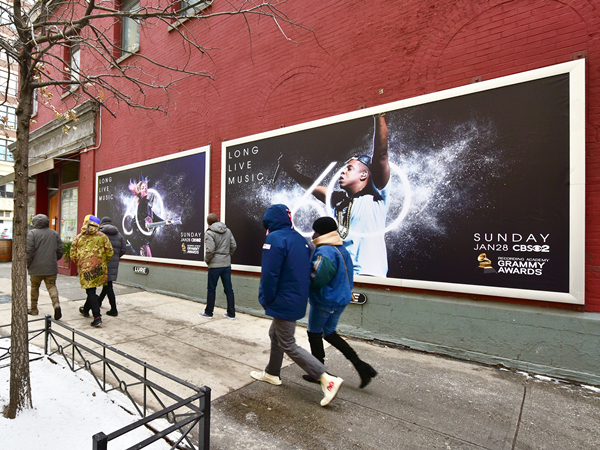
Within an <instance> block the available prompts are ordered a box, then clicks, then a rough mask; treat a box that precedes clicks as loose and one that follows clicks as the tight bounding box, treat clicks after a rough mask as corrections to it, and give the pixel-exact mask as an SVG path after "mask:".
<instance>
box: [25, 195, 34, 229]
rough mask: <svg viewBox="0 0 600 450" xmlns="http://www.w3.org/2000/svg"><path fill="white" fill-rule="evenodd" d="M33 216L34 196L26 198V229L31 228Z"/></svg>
mask: <svg viewBox="0 0 600 450" xmlns="http://www.w3.org/2000/svg"><path fill="white" fill-rule="evenodd" d="M33 216H35V195H30V196H29V197H27V229H29V230H31V228H33Z"/></svg>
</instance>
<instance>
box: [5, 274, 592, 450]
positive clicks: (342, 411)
mask: <svg viewBox="0 0 600 450" xmlns="http://www.w3.org/2000/svg"><path fill="white" fill-rule="evenodd" d="M10 284H11V283H10V263H0V324H8V323H10ZM57 286H58V289H59V292H60V296H61V306H62V311H63V318H62V322H64V323H65V324H67V325H69V326H71V327H73V328H76V329H78V330H80V331H82V332H84V333H86V334H89V335H91V336H94V337H96V338H97V339H99V340H101V341H104V342H105V343H107V344H109V345H112V346H114V347H116V348H118V349H120V350H122V351H124V352H126V353H128V354H130V355H132V356H135V357H136V358H139V359H141V360H143V361H146V362H148V363H149V364H151V365H153V366H156V367H158V368H160V369H163V370H165V371H167V372H169V373H171V374H173V375H175V376H177V377H179V378H182V379H184V380H186V381H189V382H191V383H194V384H196V385H199V386H202V385H207V386H210V387H211V389H212V395H213V402H212V417H211V431H212V432H211V449H213V450H226V449H227V450H237V449H277V450H286V449H290V450H291V449H306V450H319V449H323V450H325V449H327V450H335V449H377V450H386V449H390V450H392V449H393V450H396V449H523V450H525V449H527V450H530V449H600V433H598V430H600V389H596V388H591V387H580V386H575V385H572V384H568V383H559V382H556V381H553V380H549V379H546V378H543V377H532V376H528V375H527V374H522V373H512V372H509V371H506V370H499V369H497V368H492V367H486V366H481V365H477V364H471V363H468V362H463V361H458V360H453V359H448V358H442V357H438V356H435V355H429V354H423V353H418V352H413V351H409V350H404V349H398V348H393V347H389V346H383V345H374V344H371V343H367V342H362V341H358V340H352V341H351V343H352V346H353V347H354V348H355V349H356V350H357V352H358V354H359V355H360V356H361V357H362V358H363V359H365V360H366V361H368V362H369V363H371V364H372V365H373V366H374V367H375V368H376V369H377V370H378V371H379V375H378V376H377V377H376V378H375V379H374V380H373V382H372V383H371V384H370V385H369V386H367V387H366V388H365V389H359V388H358V385H359V382H360V380H359V377H358V375H357V374H356V372H355V371H354V369H353V367H352V366H351V365H350V363H349V362H348V361H347V360H345V359H344V357H343V356H342V355H341V354H340V353H339V352H338V351H337V350H335V349H327V361H326V365H327V366H328V367H329V369H330V371H331V372H332V373H335V374H336V375H338V376H341V377H342V378H344V379H345V383H344V386H343V387H342V389H341V391H340V393H339V395H338V397H337V398H336V399H335V400H334V401H333V402H332V403H331V405H329V406H328V407H326V408H323V407H321V406H319V401H320V399H321V398H322V393H321V390H320V387H319V386H318V385H316V384H310V383H307V382H305V381H304V380H303V379H302V378H301V375H302V373H303V372H302V370H301V369H300V368H299V367H298V366H296V365H295V364H293V363H292V362H291V361H289V360H286V361H285V364H286V367H285V369H284V370H283V372H282V380H283V384H282V385H281V386H272V385H270V384H266V383H262V382H258V381H254V380H253V379H252V378H251V377H250V375H249V373H250V371H251V370H262V369H263V368H264V366H265V365H266V363H267V359H268V355H269V337H268V328H269V325H270V320H269V319H265V318H260V317H254V316H250V315H245V314H238V315H237V319H236V320H235V321H232V320H228V319H225V318H223V313H224V312H225V311H224V310H222V309H219V308H217V309H216V310H215V318H214V319H213V320H206V319H201V318H200V317H198V312H201V311H203V310H204V305H203V304H202V303H197V302H193V301H189V300H183V299H180V298H176V297H170V296H165V295H161V294H155V293H150V292H145V291H143V290H141V289H138V288H132V287H127V286H123V285H118V284H115V292H116V294H117V303H118V307H119V316H118V317H110V316H107V315H106V314H103V321H104V323H103V325H102V327H100V328H93V327H91V326H90V321H91V319H86V318H83V317H81V316H80V315H79V312H78V308H79V306H81V305H83V302H84V298H85V293H84V291H83V290H82V289H81V288H80V287H79V281H78V279H77V278H76V277H66V276H61V275H59V279H58V281H57ZM199 300H202V301H204V299H199ZM107 306H108V305H107V304H105V305H104V307H103V313H105V312H106V307H107ZM39 309H40V314H51V313H52V306H51V302H50V299H49V297H48V295H47V292H46V291H45V287H42V290H41V292H40V303H39ZM296 337H297V340H298V341H299V343H300V344H301V345H302V346H304V347H305V348H309V347H308V343H307V339H306V330H305V329H304V328H301V327H298V330H297V333H296Z"/></svg>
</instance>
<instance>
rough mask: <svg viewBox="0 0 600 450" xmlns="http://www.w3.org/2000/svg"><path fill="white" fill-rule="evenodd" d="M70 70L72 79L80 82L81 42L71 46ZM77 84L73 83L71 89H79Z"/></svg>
mask: <svg viewBox="0 0 600 450" xmlns="http://www.w3.org/2000/svg"><path fill="white" fill-rule="evenodd" d="M69 56H70V57H69V72H70V74H71V75H70V79H71V81H74V82H79V80H80V79H81V76H80V75H79V70H80V64H81V52H80V47H79V44H73V45H71V47H70V48H69ZM77 87H78V85H77V84H72V85H71V87H70V89H71V90H72V91H73V90H75V89H77Z"/></svg>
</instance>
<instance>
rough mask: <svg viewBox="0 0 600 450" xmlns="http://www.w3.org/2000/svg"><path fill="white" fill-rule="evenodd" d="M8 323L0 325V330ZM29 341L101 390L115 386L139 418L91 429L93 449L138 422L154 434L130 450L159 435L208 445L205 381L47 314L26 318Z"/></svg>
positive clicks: (201, 448) (200, 447)
mask: <svg viewBox="0 0 600 450" xmlns="http://www.w3.org/2000/svg"><path fill="white" fill-rule="evenodd" d="M42 325H43V327H41V328H40V326H42ZM8 327H10V325H2V326H0V329H2V328H7V329H8ZM36 327H37V328H36ZM6 339H8V342H9V345H8V346H7V347H3V346H2V345H0V368H2V367H6V366H7V364H4V365H2V362H3V361H5V360H6V359H7V358H8V357H10V336H0V343H1V342H2V341H3V340H6ZM29 342H30V343H33V344H36V345H37V346H41V347H43V348H44V354H46V355H48V356H52V355H59V356H61V357H63V358H64V361H65V362H66V364H67V365H68V366H69V368H70V369H71V370H72V371H73V372H77V371H79V370H83V369H85V370H87V371H88V372H90V373H91V374H92V376H93V378H94V379H95V381H96V383H97V384H98V386H99V387H100V389H102V391H104V392H111V391H113V390H119V391H120V392H122V393H123V394H124V395H125V396H127V398H129V400H130V401H131V404H132V406H133V409H134V410H135V412H136V413H137V414H138V415H139V416H140V417H142V419H140V420H138V421H137V422H135V423H133V424H131V425H128V426H126V427H123V428H121V429H120V430H116V431H114V432H112V433H109V434H104V433H97V434H95V435H94V436H93V449H94V450H106V449H109V448H110V445H109V442H110V441H113V440H115V439H117V438H119V437H120V436H123V435H124V434H125V433H128V432H129V431H132V430H134V429H137V428H139V427H146V428H149V429H150V430H152V431H153V432H154V435H153V436H152V437H150V438H148V439H146V440H144V441H142V442H140V443H138V444H136V445H134V446H133V447H130V448H129V449H128V450H133V449H142V448H144V447H147V446H148V445H150V444H152V443H153V442H155V441H157V440H159V439H165V440H166V441H167V442H168V443H169V445H171V449H190V450H208V449H209V446H210V399H211V390H210V388H209V387H208V386H203V387H198V386H195V385H193V384H191V383H188V382H187V381H185V380H182V379H180V378H177V377H175V376H173V375H171V374H169V373H167V372H165V371H163V370H161V369H158V368H156V367H154V366H151V365H149V364H147V363H145V362H143V361H140V360H139V359H137V358H134V357H133V356H130V355H128V354H127V353H125V352H122V351H121V350H118V349H116V348H114V347H111V346H109V345H106V344H104V343H103V342H101V341H99V340H97V339H95V338H93V337H91V336H88V335H86V334H84V333H81V332H80V331H77V330H75V329H74V328H71V327H68V326H66V325H65V324H63V323H61V322H58V321H56V320H54V319H52V318H51V316H46V317H45V318H40V319H33V320H30V321H29ZM40 358H42V354H41V353H30V361H34V360H36V359H40ZM153 410H154V411H156V412H152V411H153ZM164 419H166V420H164ZM165 423H167V424H168V426H164V425H163V424H165ZM163 427H164V428H163ZM160 428H163V429H160ZM196 443H197V444H196Z"/></svg>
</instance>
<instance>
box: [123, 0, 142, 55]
mask: <svg viewBox="0 0 600 450" xmlns="http://www.w3.org/2000/svg"><path fill="white" fill-rule="evenodd" d="M121 10H122V11H123V12H128V13H133V14H135V13H138V12H139V11H140V0H123V4H122V6H121ZM139 49H140V24H139V22H138V21H137V20H135V19H131V18H129V17H124V18H123V22H122V23H121V55H122V56H125V55H128V54H130V53H135V52H137V51H138V50H139Z"/></svg>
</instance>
